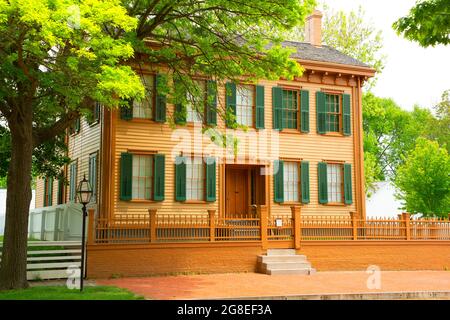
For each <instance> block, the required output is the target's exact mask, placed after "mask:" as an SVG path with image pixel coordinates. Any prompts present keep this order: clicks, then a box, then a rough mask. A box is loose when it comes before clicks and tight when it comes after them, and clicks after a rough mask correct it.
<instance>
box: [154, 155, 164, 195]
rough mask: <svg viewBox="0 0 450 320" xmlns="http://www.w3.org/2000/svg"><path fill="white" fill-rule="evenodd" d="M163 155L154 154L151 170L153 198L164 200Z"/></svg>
mask: <svg viewBox="0 0 450 320" xmlns="http://www.w3.org/2000/svg"><path fill="white" fill-rule="evenodd" d="M165 159H166V157H165V155H163V154H155V157H154V168H153V169H154V171H153V190H154V191H153V200H155V201H163V200H164V182H165V180H164V179H165V162H166V161H165Z"/></svg>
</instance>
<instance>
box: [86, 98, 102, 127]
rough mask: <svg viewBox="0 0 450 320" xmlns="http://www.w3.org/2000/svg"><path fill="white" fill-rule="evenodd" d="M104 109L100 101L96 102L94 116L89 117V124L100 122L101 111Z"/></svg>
mask: <svg viewBox="0 0 450 320" xmlns="http://www.w3.org/2000/svg"><path fill="white" fill-rule="evenodd" d="M101 110H102V105H101V104H100V102H95V105H94V108H93V109H92V116H91V118H90V119H89V124H90V125H94V124H96V123H99V122H100V113H101Z"/></svg>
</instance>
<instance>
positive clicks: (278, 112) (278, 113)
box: [272, 87, 283, 130]
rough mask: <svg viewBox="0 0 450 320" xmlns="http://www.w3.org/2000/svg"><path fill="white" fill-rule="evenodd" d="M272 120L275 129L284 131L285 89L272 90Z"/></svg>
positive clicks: (276, 88)
mask: <svg viewBox="0 0 450 320" xmlns="http://www.w3.org/2000/svg"><path fill="white" fill-rule="evenodd" d="M272 118H273V128H274V129H277V130H282V129H283V89H282V88H281V87H273V88H272Z"/></svg>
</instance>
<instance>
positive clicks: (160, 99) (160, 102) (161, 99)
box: [155, 74, 167, 122]
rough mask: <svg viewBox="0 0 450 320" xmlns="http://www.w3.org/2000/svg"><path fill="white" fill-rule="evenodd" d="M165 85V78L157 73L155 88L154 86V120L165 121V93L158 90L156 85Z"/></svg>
mask: <svg viewBox="0 0 450 320" xmlns="http://www.w3.org/2000/svg"><path fill="white" fill-rule="evenodd" d="M164 85H166V78H165V76H163V75H161V74H157V75H156V77H155V88H156V90H155V91H156V99H155V102H156V103H155V104H156V109H155V121H157V122H165V121H166V105H167V104H166V95H165V94H163V93H161V92H159V91H160V90H158V86H164Z"/></svg>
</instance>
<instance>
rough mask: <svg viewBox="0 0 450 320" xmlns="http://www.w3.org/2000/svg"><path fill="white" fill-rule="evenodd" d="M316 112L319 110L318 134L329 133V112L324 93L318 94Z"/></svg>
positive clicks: (319, 92)
mask: <svg viewBox="0 0 450 320" xmlns="http://www.w3.org/2000/svg"><path fill="white" fill-rule="evenodd" d="M316 110H317V132H318V133H321V134H323V133H326V132H327V122H326V121H327V119H326V115H327V110H326V106H325V93H324V92H322V91H317V92H316Z"/></svg>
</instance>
